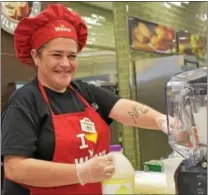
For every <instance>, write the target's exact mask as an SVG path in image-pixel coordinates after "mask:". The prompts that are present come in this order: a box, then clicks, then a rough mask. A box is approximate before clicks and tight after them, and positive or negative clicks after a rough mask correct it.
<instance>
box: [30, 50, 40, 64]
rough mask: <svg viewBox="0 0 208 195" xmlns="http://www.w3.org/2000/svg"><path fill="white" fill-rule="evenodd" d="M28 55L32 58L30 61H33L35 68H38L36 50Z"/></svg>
mask: <svg viewBox="0 0 208 195" xmlns="http://www.w3.org/2000/svg"><path fill="white" fill-rule="evenodd" d="M30 55H31V56H32V59H33V61H34V64H35V66H38V64H39V60H40V59H39V55H38V52H37V50H36V49H32V50H31V52H30Z"/></svg>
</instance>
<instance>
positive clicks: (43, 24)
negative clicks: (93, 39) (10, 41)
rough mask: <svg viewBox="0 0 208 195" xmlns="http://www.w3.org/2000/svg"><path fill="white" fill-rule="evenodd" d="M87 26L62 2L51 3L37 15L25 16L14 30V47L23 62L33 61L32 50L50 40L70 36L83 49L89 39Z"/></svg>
mask: <svg viewBox="0 0 208 195" xmlns="http://www.w3.org/2000/svg"><path fill="white" fill-rule="evenodd" d="M87 35H88V33H87V26H86V24H85V23H84V21H83V20H82V19H81V17H80V16H79V15H78V14H77V13H76V12H73V11H69V10H68V9H67V8H66V7H65V6H63V5H61V4H50V5H49V6H48V7H47V8H46V9H45V10H43V11H42V12H40V13H39V14H38V15H37V16H35V17H33V18H31V17H26V18H23V19H22V20H21V21H20V22H19V24H18V25H17V27H16V29H15V31H14V48H15V52H16V56H17V57H18V58H19V59H20V61H21V62H23V63H25V64H29V65H31V64H32V63H33V60H32V57H31V55H30V52H31V50H32V49H39V48H40V47H41V46H42V45H44V44H45V43H47V42H48V41H50V40H52V39H55V38H58V37H68V38H71V39H73V40H74V41H76V42H77V45H78V51H81V50H82V48H83V47H84V46H85V44H86V41H87Z"/></svg>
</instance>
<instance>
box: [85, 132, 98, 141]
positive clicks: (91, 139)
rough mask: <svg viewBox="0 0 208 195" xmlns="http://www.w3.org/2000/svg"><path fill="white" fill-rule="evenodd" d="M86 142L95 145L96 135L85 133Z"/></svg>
mask: <svg viewBox="0 0 208 195" xmlns="http://www.w3.org/2000/svg"><path fill="white" fill-rule="evenodd" d="M85 137H86V140H88V141H91V142H93V143H95V144H96V143H97V133H86V134H85Z"/></svg>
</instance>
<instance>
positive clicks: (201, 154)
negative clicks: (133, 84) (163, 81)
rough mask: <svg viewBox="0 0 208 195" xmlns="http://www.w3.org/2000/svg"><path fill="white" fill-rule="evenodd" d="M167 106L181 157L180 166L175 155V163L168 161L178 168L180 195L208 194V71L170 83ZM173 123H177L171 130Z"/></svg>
mask: <svg viewBox="0 0 208 195" xmlns="http://www.w3.org/2000/svg"><path fill="white" fill-rule="evenodd" d="M166 103H167V120H168V123H169V124H168V134H169V144H170V146H171V147H172V149H173V150H174V152H173V153H175V154H177V155H178V156H180V157H181V163H177V165H176V164H175V163H173V161H175V160H176V158H175V157H173V155H172V154H171V155H170V157H172V159H171V158H169V159H167V160H169V161H170V162H172V164H173V166H174V164H175V172H174V174H173V175H174V181H175V190H176V194H179V195H182V194H184V195H185V194H190V195H192V194H194V195H196V194H206V193H207V155H206V153H207V68H198V69H196V70H191V71H186V72H182V73H179V74H177V75H175V76H173V77H172V78H171V79H170V80H169V82H168V83H167V87H166ZM171 119H173V121H174V122H173V124H172V127H171V128H170V120H171ZM179 162H180V161H179ZM177 166H178V167H177ZM164 168H165V167H164ZM167 171H168V170H167Z"/></svg>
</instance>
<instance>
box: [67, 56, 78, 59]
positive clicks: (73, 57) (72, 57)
mask: <svg viewBox="0 0 208 195" xmlns="http://www.w3.org/2000/svg"><path fill="white" fill-rule="evenodd" d="M76 58H77V56H76V55H70V56H68V59H72V60H74V59H76Z"/></svg>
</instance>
